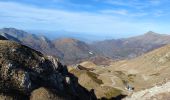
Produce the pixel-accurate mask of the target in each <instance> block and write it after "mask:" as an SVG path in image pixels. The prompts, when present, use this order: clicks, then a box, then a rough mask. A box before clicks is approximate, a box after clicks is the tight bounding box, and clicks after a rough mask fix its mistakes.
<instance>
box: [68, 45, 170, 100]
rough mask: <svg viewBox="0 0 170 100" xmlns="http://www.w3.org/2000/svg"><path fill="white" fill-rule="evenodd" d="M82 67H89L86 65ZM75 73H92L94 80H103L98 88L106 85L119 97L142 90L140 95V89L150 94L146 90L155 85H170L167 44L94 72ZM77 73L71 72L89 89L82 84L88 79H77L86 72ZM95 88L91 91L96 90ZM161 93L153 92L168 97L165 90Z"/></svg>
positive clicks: (169, 59)
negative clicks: (113, 89)
mask: <svg viewBox="0 0 170 100" xmlns="http://www.w3.org/2000/svg"><path fill="white" fill-rule="evenodd" d="M83 67H85V68H88V67H86V65H84V66H83ZM76 70H80V71H82V70H83V71H88V72H89V71H90V73H91V74H94V75H95V76H96V78H95V79H98V80H100V81H102V83H101V84H100V86H98V88H103V87H104V86H107V87H110V88H116V89H117V90H120V91H121V94H126V95H130V94H131V93H133V92H136V91H141V92H139V94H141V93H143V92H144V91H142V90H145V89H146V91H149V90H147V89H149V88H152V87H156V86H160V88H162V87H164V86H161V85H162V84H165V83H167V82H170V77H169V76H170V73H169V72H170V45H165V46H163V47H161V48H158V49H156V50H153V51H151V52H149V53H146V54H144V55H142V56H140V57H137V58H133V59H130V60H121V61H117V62H111V63H110V64H109V65H107V66H106V67H102V66H100V65H98V67H93V70H86V69H82V68H81V69H77V68H76ZM76 70H74V69H72V70H71V72H72V71H73V72H74V73H75V75H76V76H78V77H79V80H84V81H83V82H84V83H82V82H80V84H82V85H83V86H84V87H87V88H88V86H86V84H90V83H86V82H87V81H85V79H86V78H85V77H87V76H84V77H80V76H81V74H85V73H83V72H81V73H79V74H78V75H77V74H76V72H78V71H76ZM168 84H169V83H168ZM98 88H94V89H95V90H97V89H98ZM168 89H169V86H168ZM151 90H152V89H151ZM153 90H154V91H157V88H156V90H155V88H153ZM161 91H162V92H155V95H156V97H157V95H164V94H165V96H166V97H168V94H166V92H167V91H168V90H166V91H164V89H162V90H161ZM161 93H163V94H161ZM151 94H152V93H151ZM100 95H101V94H100ZM137 95H138V93H137ZM147 95H150V93H147V92H146V96H147ZM97 96H99V95H97ZM150 97H152V95H151V96H150ZM140 98H142V97H140ZM140 98H139V99H140ZM136 100H138V99H136Z"/></svg>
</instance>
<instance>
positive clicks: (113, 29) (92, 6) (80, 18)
mask: <svg viewBox="0 0 170 100" xmlns="http://www.w3.org/2000/svg"><path fill="white" fill-rule="evenodd" d="M168 3H170V1H168V0H143V1H141V0H131V1H129V0H116V1H115V0H105V1H102V0H86V1H79V0H36V1H35V0H22V1H21V0H0V8H1V9H0V13H1V15H0V21H1V23H0V28H4V27H14V28H17V29H22V30H25V31H31V32H33V33H36V34H37V33H41V34H43V35H45V36H48V37H49V38H53V37H57V36H62V35H63V37H64V36H66V37H69V36H70V37H81V38H83V37H84V38H86V37H90V38H94V40H104V39H117V38H126V37H132V36H137V35H141V34H144V33H146V32H147V31H154V32H156V33H161V34H170V31H169V30H168V29H169V28H170V26H169V25H168V24H169V22H170V20H168V18H169V16H170V13H169V12H168V10H170V7H169V4H168ZM59 32H61V33H59ZM47 34H48V35H47ZM49 35H50V36H49Z"/></svg>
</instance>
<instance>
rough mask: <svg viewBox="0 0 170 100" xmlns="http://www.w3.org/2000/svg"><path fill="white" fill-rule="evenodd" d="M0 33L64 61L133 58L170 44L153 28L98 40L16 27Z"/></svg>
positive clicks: (166, 36)
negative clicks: (41, 33) (47, 34)
mask: <svg viewBox="0 0 170 100" xmlns="http://www.w3.org/2000/svg"><path fill="white" fill-rule="evenodd" d="M0 35H2V36H4V37H6V38H7V39H9V40H13V41H16V42H20V43H22V44H24V45H27V46H29V47H31V48H34V49H36V50H38V51H41V52H42V53H44V54H47V55H52V56H57V57H58V58H60V59H61V60H62V61H63V62H64V63H65V64H76V63H78V62H81V61H83V60H87V59H89V58H94V57H101V56H102V57H107V58H111V59H113V60H115V59H127V58H134V57H137V56H139V55H142V54H144V53H146V52H148V51H151V50H153V49H155V48H159V47H161V46H164V45H166V44H170V36H169V35H162V34H158V33H154V32H151V31H150V32H147V33H145V34H144V35H141V36H136V37H131V38H124V39H112V40H105V41H98V42H94V43H91V44H89V43H85V42H83V41H80V40H76V39H72V38H61V39H55V40H49V39H48V38H46V37H44V36H39V35H34V34H31V33H27V32H25V31H23V30H18V29H15V28H3V29H0ZM95 59H96V58H95ZM93 60H94V59H93ZM94 62H95V61H94Z"/></svg>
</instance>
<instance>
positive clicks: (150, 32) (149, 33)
mask: <svg viewBox="0 0 170 100" xmlns="http://www.w3.org/2000/svg"><path fill="white" fill-rule="evenodd" d="M145 35H158V33H155V32H153V31H148V32H146V33H145Z"/></svg>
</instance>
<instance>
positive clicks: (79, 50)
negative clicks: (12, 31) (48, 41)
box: [53, 38, 93, 63]
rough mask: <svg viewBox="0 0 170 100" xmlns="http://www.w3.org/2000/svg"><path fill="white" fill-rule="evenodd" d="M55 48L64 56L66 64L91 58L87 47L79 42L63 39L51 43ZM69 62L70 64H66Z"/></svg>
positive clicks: (90, 52)
mask: <svg viewBox="0 0 170 100" xmlns="http://www.w3.org/2000/svg"><path fill="white" fill-rule="evenodd" d="M53 43H54V45H55V47H56V48H57V49H59V50H60V51H61V52H62V53H63V54H64V58H63V59H64V61H67V63H71V62H79V61H81V60H82V59H87V58H90V57H91V56H93V54H92V51H91V50H90V48H89V46H88V45H87V44H86V43H84V42H82V41H79V40H75V39H70V38H63V39H58V40H55V41H53ZM68 61H70V62H68Z"/></svg>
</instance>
